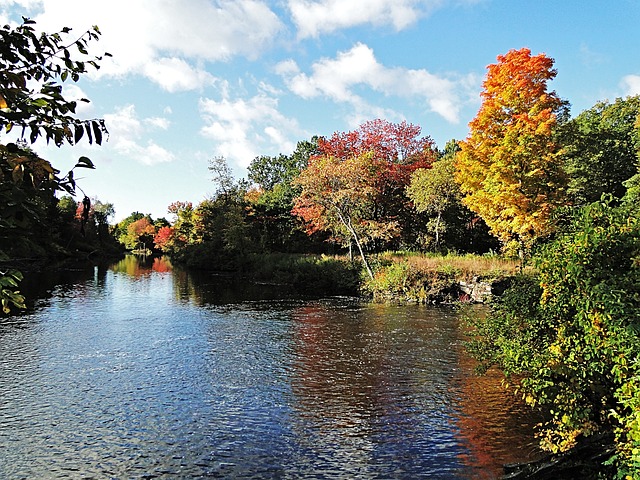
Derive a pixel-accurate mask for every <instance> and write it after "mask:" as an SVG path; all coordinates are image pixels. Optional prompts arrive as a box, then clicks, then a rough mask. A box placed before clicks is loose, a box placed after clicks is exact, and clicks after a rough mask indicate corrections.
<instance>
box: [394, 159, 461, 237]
mask: <svg viewBox="0 0 640 480" xmlns="http://www.w3.org/2000/svg"><path fill="white" fill-rule="evenodd" d="M453 161H454V158H453V156H449V157H448V158H442V159H440V160H438V161H437V162H434V163H433V164H432V165H431V168H428V169H427V168H421V169H418V170H416V171H415V172H414V173H413V175H412V176H411V182H410V184H409V186H408V187H407V196H408V197H409V198H410V199H411V201H412V202H413V204H414V206H415V208H416V210H417V211H418V212H426V213H429V214H435V221H434V222H433V224H432V225H429V226H430V228H429V230H431V231H432V232H433V233H434V235H435V247H436V249H438V248H439V247H440V234H441V233H444V232H445V231H446V230H447V227H448V225H446V224H445V223H443V218H442V217H443V214H444V213H445V212H446V211H447V210H448V209H453V208H455V207H457V206H458V205H460V199H461V197H462V195H461V193H460V188H459V187H458V184H457V183H456V182H455V181H454V173H455V166H454V164H453Z"/></svg>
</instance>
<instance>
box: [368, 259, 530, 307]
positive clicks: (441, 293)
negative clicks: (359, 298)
mask: <svg viewBox="0 0 640 480" xmlns="http://www.w3.org/2000/svg"><path fill="white" fill-rule="evenodd" d="M373 263H374V272H375V274H374V278H373V280H367V281H366V282H364V284H363V286H362V288H363V290H364V291H365V292H367V293H368V294H370V295H371V296H372V297H373V298H374V300H377V301H401V302H418V303H442V302H454V301H459V300H461V299H465V295H466V294H465V293H464V292H463V291H461V288H460V284H461V282H465V283H469V284H471V283H475V284H478V283H483V284H486V285H487V286H489V287H490V286H491V285H495V284H498V283H500V282H503V281H505V280H507V279H509V278H511V277H513V276H514V275H515V274H517V273H518V272H519V271H520V262H519V261H518V260H512V259H506V258H503V257H501V256H498V255H483V256H479V255H455V254H448V255H434V254H422V253H414V252H410V253H402V252H387V253H383V254H380V255H378V256H377V257H375V260H374V262H373Z"/></svg>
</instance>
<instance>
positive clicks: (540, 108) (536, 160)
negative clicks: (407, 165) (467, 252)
mask: <svg viewBox="0 0 640 480" xmlns="http://www.w3.org/2000/svg"><path fill="white" fill-rule="evenodd" d="M555 76H556V70H555V69H553V59H551V58H549V57H547V56H546V55H544V54H539V55H535V56H532V55H531V51H530V50H529V49H528V48H522V49H520V50H511V51H509V52H508V53H507V54H506V55H500V56H498V63H496V64H493V65H489V67H488V72H487V76H486V78H485V80H484V83H483V91H482V93H481V96H482V105H481V107H480V110H479V111H478V114H477V115H476V117H475V118H474V119H473V120H472V121H471V123H470V124H469V127H470V133H469V136H468V137H467V139H466V140H465V141H463V142H461V143H460V146H461V148H462V150H461V152H460V153H459V154H458V156H457V159H456V167H457V170H456V181H457V182H458V183H459V184H460V187H461V189H462V191H463V193H464V195H465V197H464V202H465V204H466V205H467V206H468V207H469V208H470V209H471V210H472V211H474V212H476V213H477V214H478V215H480V216H481V217H482V218H483V219H484V220H485V221H486V223H487V225H488V226H489V228H490V229H491V232H492V233H493V234H494V235H496V236H497V237H498V238H500V239H501V240H502V242H503V243H507V242H509V241H517V242H518V243H519V244H520V245H521V246H529V245H531V244H532V242H533V241H535V240H536V239H537V238H539V237H542V236H544V235H547V234H548V233H550V231H551V230H552V222H551V213H552V212H553V211H554V209H555V208H556V207H557V206H558V205H560V204H562V203H563V201H564V199H565V187H566V176H565V175H564V172H563V169H562V164H561V158H560V155H559V152H560V146H559V145H558V144H557V143H556V141H554V132H555V130H556V127H557V124H558V120H559V118H563V117H564V116H566V114H567V104H566V102H564V101H563V100H561V99H560V98H559V97H558V95H557V94H556V93H555V92H553V91H551V92H549V91H548V90H547V82H548V81H550V80H551V79H553V78H554V77H555Z"/></svg>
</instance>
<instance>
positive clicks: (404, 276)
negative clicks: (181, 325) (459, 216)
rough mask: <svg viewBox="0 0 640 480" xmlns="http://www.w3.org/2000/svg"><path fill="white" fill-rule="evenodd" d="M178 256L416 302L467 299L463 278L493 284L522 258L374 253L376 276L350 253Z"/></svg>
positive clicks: (289, 281) (339, 291) (331, 290)
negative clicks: (368, 271) (462, 286)
mask: <svg viewBox="0 0 640 480" xmlns="http://www.w3.org/2000/svg"><path fill="white" fill-rule="evenodd" d="M196 250H197V252H196ZM175 260H177V261H178V263H182V264H184V265H186V266H188V267H190V268H197V269H203V270H213V271H224V272H233V273H237V274H239V275H242V276H244V277H246V278H248V279H251V280H253V281H259V282H270V283H278V284H283V285H289V286H292V287H293V288H294V289H295V290H297V291H299V292H301V293H314V294H321V295H365V296H369V297H371V298H373V299H374V300H375V301H382V302H385V301H393V302H412V303H415V302H418V303H442V302H454V301H458V300H461V299H463V300H464V295H465V293H464V292H463V291H461V288H460V284H461V282H468V283H475V284H477V283H479V282H483V283H485V284H486V285H489V286H490V285H493V284H496V283H498V282H501V281H503V280H505V279H508V278H511V277H513V276H514V275H515V274H516V273H518V271H519V269H520V262H519V261H517V260H510V259H505V258H503V257H501V256H498V255H484V256H479V255H455V254H449V255H435V254H425V253H416V252H386V253H380V254H376V255H372V256H371V257H370V262H371V266H372V268H373V271H374V278H373V280H372V279H370V278H369V277H368V275H367V274H366V272H365V271H364V269H363V268H362V265H361V262H360V261H359V259H358V258H356V259H354V260H353V261H351V260H349V258H348V257H347V256H346V255H309V254H290V253H268V254H265V253H260V254H258V253H249V254H244V255H229V254H226V255H221V254H220V253H219V252H211V251H208V250H206V249H204V248H202V249H192V251H190V252H189V255H187V256H183V257H182V258H176V259H175Z"/></svg>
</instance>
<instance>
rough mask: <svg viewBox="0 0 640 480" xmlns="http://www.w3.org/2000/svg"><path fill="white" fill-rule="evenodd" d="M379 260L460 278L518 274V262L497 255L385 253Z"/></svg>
mask: <svg viewBox="0 0 640 480" xmlns="http://www.w3.org/2000/svg"><path fill="white" fill-rule="evenodd" d="M381 258H383V259H386V260H389V261H391V262H407V263H408V264H409V265H411V266H412V267H413V268H414V269H415V270H418V271H435V272H450V273H452V274H455V275H456V276H458V277H461V278H471V277H483V278H487V277H494V278H498V277H504V276H510V275H515V274H517V273H518V272H520V268H521V267H520V265H521V263H520V261H519V260H515V259H508V258H504V257H501V256H498V255H487V256H481V255H444V256H435V255H428V254H420V253H408V254H399V253H392V252H390V253H386V254H382V255H381Z"/></svg>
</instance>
